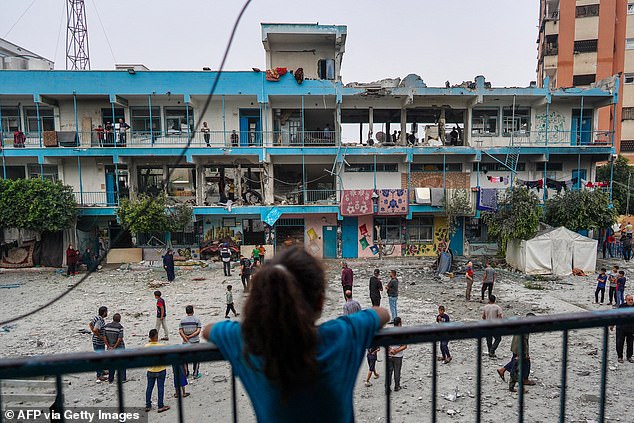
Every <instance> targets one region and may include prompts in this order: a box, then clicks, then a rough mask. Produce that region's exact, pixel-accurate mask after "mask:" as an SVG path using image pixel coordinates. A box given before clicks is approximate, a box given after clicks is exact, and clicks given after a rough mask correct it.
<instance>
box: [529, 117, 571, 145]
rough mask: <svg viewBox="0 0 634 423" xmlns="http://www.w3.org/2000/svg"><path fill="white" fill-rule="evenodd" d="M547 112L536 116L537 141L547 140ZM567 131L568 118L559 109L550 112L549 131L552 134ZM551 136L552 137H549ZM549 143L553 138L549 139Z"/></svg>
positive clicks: (555, 134)
mask: <svg viewBox="0 0 634 423" xmlns="http://www.w3.org/2000/svg"><path fill="white" fill-rule="evenodd" d="M546 120H547V119H546V113H543V114H539V115H537V116H535V126H536V128H535V129H536V130H537V141H539V142H545V141H546ZM565 131H566V119H564V117H563V116H562V115H561V113H559V112H558V111H551V112H550V113H548V132H549V133H550V134H551V137H552V136H555V137H556V136H557V134H563V133H564V132H565ZM549 138H550V137H549ZM548 141H549V143H550V142H552V140H548Z"/></svg>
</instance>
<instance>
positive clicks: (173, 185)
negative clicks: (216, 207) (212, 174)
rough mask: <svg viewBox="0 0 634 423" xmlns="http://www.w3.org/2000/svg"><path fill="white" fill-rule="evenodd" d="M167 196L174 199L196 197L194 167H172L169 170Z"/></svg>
mask: <svg viewBox="0 0 634 423" xmlns="http://www.w3.org/2000/svg"><path fill="white" fill-rule="evenodd" d="M167 171H168V174H169V181H168V182H167V195H169V196H172V197H195V196H196V170H195V169H194V168H193V167H170V168H168V169H167Z"/></svg>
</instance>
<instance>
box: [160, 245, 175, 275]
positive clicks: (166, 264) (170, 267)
mask: <svg viewBox="0 0 634 423" xmlns="http://www.w3.org/2000/svg"><path fill="white" fill-rule="evenodd" d="M163 269H165V272H166V273H167V281H168V282H172V281H173V280H174V279H176V275H175V274H174V252H173V251H172V250H167V253H166V254H165V255H164V256H163Z"/></svg>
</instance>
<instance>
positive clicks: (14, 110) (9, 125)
mask: <svg viewBox="0 0 634 423" xmlns="http://www.w3.org/2000/svg"><path fill="white" fill-rule="evenodd" d="M0 114H1V115H2V131H3V132H14V131H17V130H19V129H21V125H20V108H19V107H6V106H4V107H0Z"/></svg>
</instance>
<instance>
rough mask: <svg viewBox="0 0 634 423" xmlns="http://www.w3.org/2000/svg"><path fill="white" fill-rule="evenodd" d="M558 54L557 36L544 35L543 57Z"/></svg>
mask: <svg viewBox="0 0 634 423" xmlns="http://www.w3.org/2000/svg"><path fill="white" fill-rule="evenodd" d="M558 52H559V35H558V34H551V35H546V45H545V47H544V55H545V56H556V55H557V53H558Z"/></svg>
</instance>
